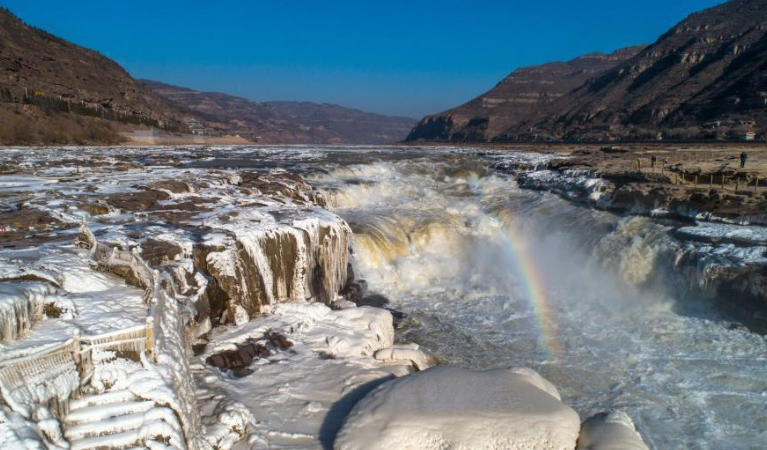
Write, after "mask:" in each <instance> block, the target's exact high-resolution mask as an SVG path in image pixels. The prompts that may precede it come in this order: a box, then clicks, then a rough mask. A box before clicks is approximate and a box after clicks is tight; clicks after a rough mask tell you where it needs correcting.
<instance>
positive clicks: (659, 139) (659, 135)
mask: <svg viewBox="0 0 767 450" xmlns="http://www.w3.org/2000/svg"><path fill="white" fill-rule="evenodd" d="M655 140H656V141H662V140H663V133H661V132H660V131H659V132H658V134H656V135H655Z"/></svg>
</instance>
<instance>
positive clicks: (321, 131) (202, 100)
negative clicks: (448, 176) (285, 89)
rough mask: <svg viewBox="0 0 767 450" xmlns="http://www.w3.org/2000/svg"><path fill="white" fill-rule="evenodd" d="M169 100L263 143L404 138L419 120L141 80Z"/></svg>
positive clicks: (222, 127)
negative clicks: (205, 90)
mask: <svg viewBox="0 0 767 450" xmlns="http://www.w3.org/2000/svg"><path fill="white" fill-rule="evenodd" d="M143 83H144V85H145V86H147V87H148V88H150V89H152V90H153V91H155V92H156V93H157V94H159V95H160V96H162V97H164V98H166V99H167V100H169V101H171V102H173V103H175V104H177V105H180V106H182V107H184V108H188V109H189V110H191V111H194V112H196V113H199V114H202V115H204V116H205V118H206V119H207V120H208V122H209V124H210V125H212V126H213V127H215V128H217V129H219V130H222V131H224V132H226V133H228V134H238V135H240V136H243V137H246V138H249V139H252V140H254V141H258V142H263V143H284V144H307V143H314V144H384V143H391V142H397V141H400V140H402V139H403V138H404V137H405V136H406V135H407V133H408V131H409V130H410V129H411V128H412V127H413V125H414V124H415V120H413V119H410V118H406V117H391V116H383V115H380V114H372V113H366V112H362V111H359V110H356V109H351V108H344V107H342V106H338V105H330V104H318V103H311V102H265V103H262V102H254V101H251V100H247V99H244V98H241V97H235V96H232V95H227V94H222V93H219V92H200V91H195V90H192V89H186V88H182V87H178V86H172V85H169V84H164V83H160V82H157V81H150V80H143Z"/></svg>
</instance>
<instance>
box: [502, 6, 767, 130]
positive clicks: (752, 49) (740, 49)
mask: <svg viewBox="0 0 767 450" xmlns="http://www.w3.org/2000/svg"><path fill="white" fill-rule="evenodd" d="M766 70H767V1H765V0H735V1H731V2H729V3H725V4H723V5H720V6H717V7H714V8H711V9H708V10H705V11H702V12H699V13H695V14H692V15H691V16H690V17H688V18H687V19H685V20H684V21H682V22H681V23H679V24H678V25H677V26H675V27H673V28H672V29H671V30H669V31H668V32H667V33H666V34H664V35H663V36H661V37H660V38H659V39H658V41H657V42H656V43H655V44H653V45H651V46H649V47H647V48H646V49H644V50H643V51H642V52H641V53H639V54H638V55H636V56H635V57H634V58H632V59H630V60H629V61H626V62H624V63H622V64H620V65H619V66H617V67H615V68H613V69H611V70H609V71H608V72H607V73H605V74H603V75H601V76H599V77H596V78H593V79H591V80H589V82H588V83H586V84H585V85H583V86H581V87H579V88H578V89H576V90H575V91H574V92H572V93H570V94H569V95H567V96H565V97H563V98H562V99H560V100H559V101H557V102H555V103H554V104H552V105H551V107H550V108H549V109H548V111H546V114H545V117H543V118H542V120H533V121H528V122H527V123H524V124H522V126H520V127H516V129H514V130H511V132H510V133H508V134H507V137H512V136H513V135H514V134H518V133H520V132H522V131H523V129H524V128H525V127H530V126H534V127H536V128H539V129H540V130H541V131H542V132H544V133H545V132H548V133H550V134H551V135H552V136H554V137H558V138H588V137H624V136H627V137H649V136H652V137H654V136H655V134H656V133H657V132H664V133H669V134H670V135H673V136H675V137H705V134H707V133H708V134H722V133H724V134H727V133H729V134H730V136H731V137H735V136H732V135H733V134H734V133H738V132H743V131H745V129H749V128H750V129H754V130H755V131H757V132H759V131H763V130H764V129H765V124H766V123H767V112H766V111H765V105H767V77H766V76H765V73H767V72H766ZM701 128H702V129H701ZM707 130H708V131H707Z"/></svg>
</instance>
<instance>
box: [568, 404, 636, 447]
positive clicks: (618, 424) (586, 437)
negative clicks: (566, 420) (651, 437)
mask: <svg viewBox="0 0 767 450" xmlns="http://www.w3.org/2000/svg"><path fill="white" fill-rule="evenodd" d="M578 450H649V447H648V446H647V445H646V444H645V443H644V441H643V440H642V436H640V435H639V433H638V432H637V431H636V427H635V426H634V422H633V421H632V420H631V417H629V416H628V415H627V414H626V413H623V412H609V413H601V414H597V415H595V416H592V417H590V418H589V419H588V420H586V421H585V422H583V426H582V427H581V435H580V437H579V438H578Z"/></svg>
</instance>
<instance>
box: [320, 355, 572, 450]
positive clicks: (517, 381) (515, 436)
mask: <svg viewBox="0 0 767 450" xmlns="http://www.w3.org/2000/svg"><path fill="white" fill-rule="evenodd" d="M579 428H580V420H579V418H578V414H577V413H576V412H575V411H573V410H572V409H570V408H569V407H567V406H566V405H564V404H563V403H562V402H561V401H560V399H559V394H558V392H557V391H556V389H555V388H554V387H553V385H551V383H549V382H548V381H546V380H545V379H543V378H542V377H541V376H540V375H538V374H537V373H536V372H534V371H532V370H530V369H512V370H508V369H496V370H490V371H486V372H473V371H470V370H467V369H462V368H458V367H450V366H440V367H434V368H432V369H429V370H427V371H424V372H419V373H416V374H413V375H410V376H408V377H403V378H399V379H396V380H392V381H388V382H386V383H385V384H383V385H381V386H380V387H378V388H377V389H376V390H374V391H373V392H371V393H370V394H368V395H367V396H366V397H365V398H364V399H363V400H362V401H360V402H359V403H358V404H357V405H356V406H355V407H354V409H353V411H352V413H351V414H350V415H349V417H348V418H347V419H346V422H345V423H344V426H343V428H342V429H341V432H340V433H339V435H338V437H337V438H336V441H335V445H334V448H335V449H336V450H377V449H381V450H383V449H392V448H417V449H421V450H431V449H434V450H441V449H445V448H450V449H456V450H459V449H465V450H468V449H475V450H481V449H487V450H489V449H499V448H504V449H509V450H529V449H533V448H534V449H539V450H570V449H573V448H574V447H575V442H576V439H577V438H578V431H579Z"/></svg>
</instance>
